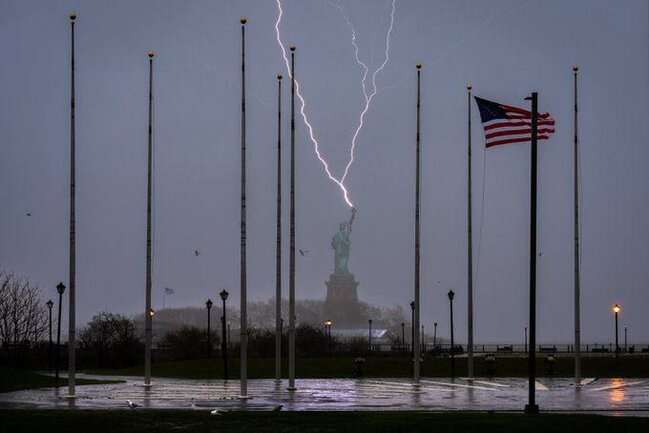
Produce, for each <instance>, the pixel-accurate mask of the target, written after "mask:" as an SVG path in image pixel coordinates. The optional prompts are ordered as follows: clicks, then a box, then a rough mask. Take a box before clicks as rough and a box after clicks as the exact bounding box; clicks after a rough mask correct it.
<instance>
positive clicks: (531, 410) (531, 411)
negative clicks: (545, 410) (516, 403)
mask: <svg viewBox="0 0 649 433" xmlns="http://www.w3.org/2000/svg"><path fill="white" fill-rule="evenodd" d="M525 413H526V414H528V415H536V414H538V413H539V405H538V404H532V405H530V404H526V405H525Z"/></svg>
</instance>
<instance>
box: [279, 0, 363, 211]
mask: <svg viewBox="0 0 649 433" xmlns="http://www.w3.org/2000/svg"><path fill="white" fill-rule="evenodd" d="M276 1H277V10H278V14H277V21H275V35H276V37H277V43H278V44H279V46H280V48H281V49H282V56H283V57H284V62H285V63H286V70H287V71H288V76H289V78H293V77H292V76H291V67H290V64H289V61H288V56H287V54H286V48H285V47H284V44H283V43H282V38H281V37H280V33H279V24H280V23H281V22H282V15H283V14H284V12H283V10H282V1H281V0H276ZM295 93H296V94H297V97H298V99H299V100H300V114H301V115H302V120H303V121H304V124H305V125H306V127H307V129H308V131H309V138H310V139H311V143H313V149H314V150H315V153H316V156H317V157H318V159H319V160H320V162H321V163H322V165H323V167H324V170H325V172H326V173H327V176H329V179H331V181H332V182H334V183H335V184H336V185H338V187H339V188H340V190H341V191H342V193H343V197H344V199H345V202H346V203H347V205H348V206H349V207H351V208H353V207H354V205H353V204H352V202H351V201H350V199H349V194H348V192H347V188H345V185H344V184H343V182H342V181H340V180H338V179H337V178H336V177H335V176H334V175H333V174H331V170H330V169H329V164H327V161H325V159H324V158H323V157H322V155H321V154H320V145H319V143H318V140H317V139H316V138H315V133H314V132H313V126H311V123H310V122H309V119H308V117H307V115H306V112H305V110H306V103H305V101H304V98H303V97H302V93H300V84H299V83H298V81H297V80H295Z"/></svg>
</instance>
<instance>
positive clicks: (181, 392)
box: [0, 375, 649, 416]
mask: <svg viewBox="0 0 649 433" xmlns="http://www.w3.org/2000/svg"><path fill="white" fill-rule="evenodd" d="M80 377H89V378H98V379H101V378H105V377H101V376H84V375H80ZM110 378H111V379H121V380H124V381H125V382H124V383H117V384H104V385H84V386H79V387H77V398H76V399H75V400H72V401H68V399H66V398H65V392H66V390H65V389H63V388H62V389H59V390H56V389H34V390H25V391H17V392H11V393H4V394H0V406H2V407H24V408H57V407H69V406H73V407H77V408H94V409H128V406H127V404H126V400H132V401H134V402H137V403H138V404H141V405H142V408H143V409H165V408H167V409H171V408H176V409H192V408H194V409H206V408H211V409H213V408H223V409H225V410H270V409H272V408H276V407H277V406H278V405H281V406H282V409H283V410H431V411H439V410H478V411H491V410H497V411H520V410H522V408H523V406H524V404H525V401H526V399H527V379H525V378H498V379H494V380H487V379H480V380H475V381H469V380H466V379H456V380H450V379H433V378H430V379H428V378H427V379H423V380H422V381H421V385H420V386H419V387H414V386H413V385H412V383H411V382H410V381H409V380H407V379H385V380H382V379H349V380H348V379H302V380H300V379H298V380H297V381H296V384H297V388H298V389H297V390H296V391H293V392H289V391H287V390H286V383H284V382H282V383H278V382H276V381H275V380H272V379H259V380H250V381H248V389H249V394H250V395H251V396H252V397H253V398H252V399H250V400H241V399H239V398H238V397H239V396H238V392H239V382H238V381H234V380H231V381H222V380H180V379H156V380H155V381H154V385H153V387H151V388H145V387H143V386H142V380H141V378H139V377H119V378H116V377H110ZM647 386H649V380H642V379H598V380H594V381H590V382H589V383H588V384H587V385H583V386H580V387H575V386H574V385H573V384H572V381H571V380H570V379H542V380H541V381H540V382H539V383H537V401H538V403H539V405H540V407H541V410H544V411H595V412H606V413H611V414H618V413H624V414H629V415H631V414H632V415H640V416H649V393H648V392H647Z"/></svg>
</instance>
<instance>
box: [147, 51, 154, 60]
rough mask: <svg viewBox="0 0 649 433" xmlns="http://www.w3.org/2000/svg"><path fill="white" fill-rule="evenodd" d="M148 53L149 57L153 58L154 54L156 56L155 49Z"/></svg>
mask: <svg viewBox="0 0 649 433" xmlns="http://www.w3.org/2000/svg"><path fill="white" fill-rule="evenodd" d="M148 55H149V58H150V59H152V58H153V56H155V53H154V52H153V51H149V53H148Z"/></svg>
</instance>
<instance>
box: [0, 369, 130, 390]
mask: <svg viewBox="0 0 649 433" xmlns="http://www.w3.org/2000/svg"><path fill="white" fill-rule="evenodd" d="M76 382H77V384H78V385H90V384H99V383H117V382H120V381H118V380H90V379H80V378H77V381H76ZM57 384H58V386H67V384H68V380H67V378H59V381H58V383H57V381H56V378H55V377H53V376H46V375H44V374H39V373H34V372H32V371H27V370H16V369H12V368H7V367H3V368H1V369H0V392H11V391H20V390H21V389H32V388H50V387H55V386H57Z"/></svg>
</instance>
